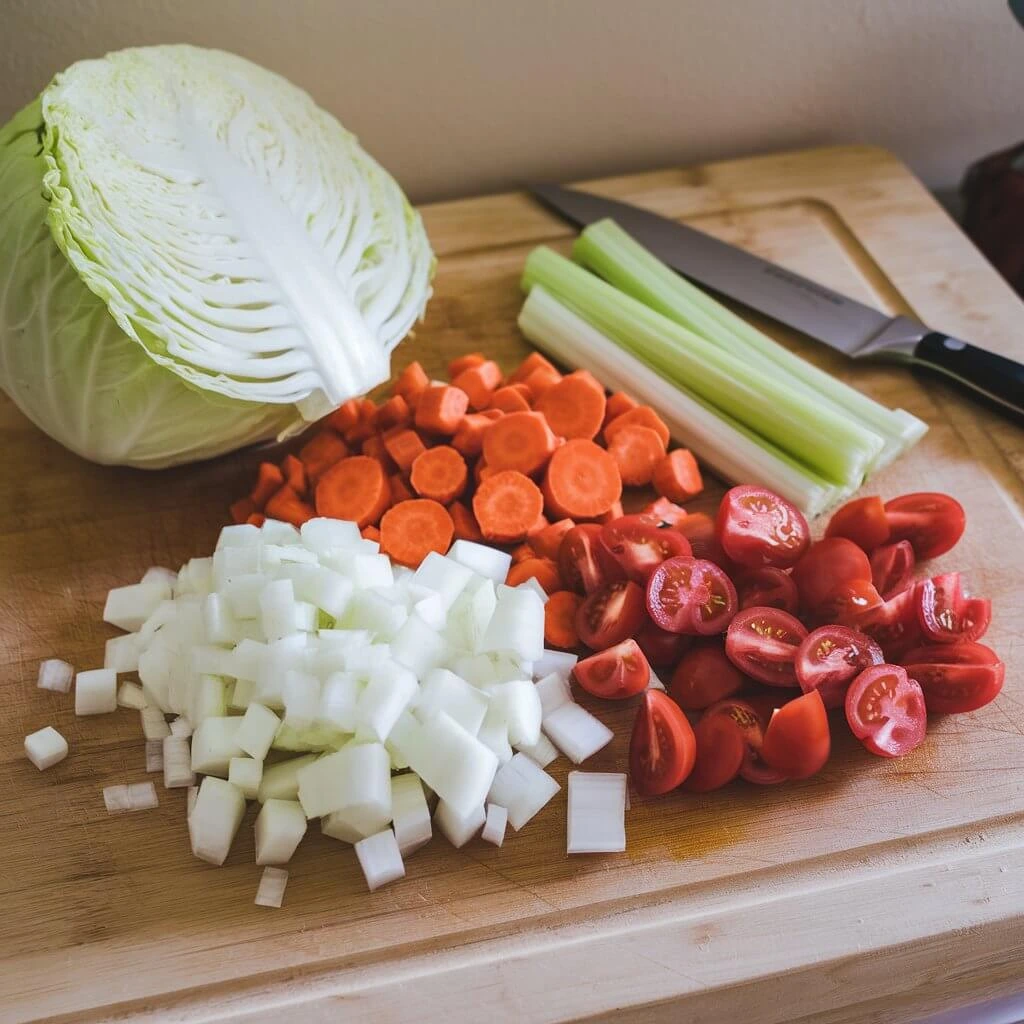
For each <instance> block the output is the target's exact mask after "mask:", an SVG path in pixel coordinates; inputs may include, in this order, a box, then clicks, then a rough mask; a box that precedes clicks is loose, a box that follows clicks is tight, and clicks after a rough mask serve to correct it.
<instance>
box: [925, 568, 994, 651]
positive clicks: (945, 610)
mask: <svg viewBox="0 0 1024 1024" xmlns="http://www.w3.org/2000/svg"><path fill="white" fill-rule="evenodd" d="M917 616H918V621H919V622H920V624H921V630H922V632H923V633H924V636H925V639H926V640H931V641H934V642H935V643H940V644H950V643H955V642H956V641H958V640H980V639H981V638H982V637H983V636H984V635H985V633H986V632H988V627H989V623H990V622H991V621H992V602H991V601H989V600H988V599H987V598H982V597H971V598H968V597H964V594H963V590H962V589H961V585H960V573H958V572H947V573H944V574H943V575H941V576H933V577H932V578H931V579H930V580H924V581H923V582H922V583H921V584H920V585H919V586H918V588H917Z"/></svg>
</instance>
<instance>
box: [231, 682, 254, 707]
mask: <svg viewBox="0 0 1024 1024" xmlns="http://www.w3.org/2000/svg"><path fill="white" fill-rule="evenodd" d="M225 693H226V696H227V702H228V707H229V708H231V709H232V710H233V711H245V709H246V708H247V707H248V706H249V705H250V704H251V703H252V700H253V697H255V696H256V684H255V683H254V682H253V681H252V680H251V679H236V680H235V681H234V682H233V683H230V684H229V685H228V687H227V690H226V691H225Z"/></svg>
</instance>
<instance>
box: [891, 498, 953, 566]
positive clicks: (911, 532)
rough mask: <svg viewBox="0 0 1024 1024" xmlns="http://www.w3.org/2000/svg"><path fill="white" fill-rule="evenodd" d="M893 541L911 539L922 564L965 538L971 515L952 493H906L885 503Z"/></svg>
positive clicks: (942, 553)
mask: <svg viewBox="0 0 1024 1024" xmlns="http://www.w3.org/2000/svg"><path fill="white" fill-rule="evenodd" d="M885 515H886V518H887V519H888V520H889V533H890V538H891V539H892V540H894V541H896V540H909V541H910V543H911V546H912V547H913V549H914V554H915V555H917V557H918V560H919V561H924V560H925V559H926V558H937V557H938V556H939V555H944V554H945V553H946V552H947V551H949V550H950V549H951V548H952V547H954V546H955V544H956V542H957V541H958V540H959V539H960V538H961V537H962V536H963V533H964V527H965V526H966V524H967V516H966V515H965V513H964V509H963V506H962V505H961V504H960V502H959V501H957V500H956V499H955V498H951V497H950V496H949V495H948V494H935V493H931V492H922V493H919V494H903V495H901V496H900V497H898V498H893V499H892V500H891V501H887V502H886V503H885Z"/></svg>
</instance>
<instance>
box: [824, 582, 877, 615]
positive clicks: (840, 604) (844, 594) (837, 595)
mask: <svg viewBox="0 0 1024 1024" xmlns="http://www.w3.org/2000/svg"><path fill="white" fill-rule="evenodd" d="M883 604H884V602H883V601H882V595H881V594H879V593H878V591H877V590H875V587H874V584H872V583H869V582H868V581H867V580H848V581H847V582H846V583H840V584H839V586H838V587H836V589H835V590H833V591H832V593H830V594H829V595H828V597H826V598H825V600H824V601H822V602H821V604H820V605H818V611H817V614H816V615H815V618H816V619H817V620H818V621H819V622H821V623H823V624H826V625H828V624H830V623H833V622H838V623H839V624H840V625H843V626H845V625H848V624H850V623H856V622H858V621H859V620H860V619H862V618H863V617H864V616H865V615H866V614H867V613H868V612H870V611H872V610H873V609H875V608H880V607H881V606H882V605H883Z"/></svg>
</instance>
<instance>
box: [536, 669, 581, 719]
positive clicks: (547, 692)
mask: <svg viewBox="0 0 1024 1024" xmlns="http://www.w3.org/2000/svg"><path fill="white" fill-rule="evenodd" d="M537 696H538V697H540V711H541V719H542V721H546V720H547V718H548V716H549V715H550V714H551V713H552V712H553V711H557V710H558V709H559V708H560V707H561V706H562V705H563V704H572V703H573V698H572V689H571V688H570V687H569V677H568V676H564V675H562V674H561V673H560V672H549V673H548V674H547V675H546V676H544V678H543V679H541V680H540V681H539V682H538V683H537Z"/></svg>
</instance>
